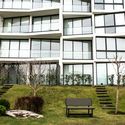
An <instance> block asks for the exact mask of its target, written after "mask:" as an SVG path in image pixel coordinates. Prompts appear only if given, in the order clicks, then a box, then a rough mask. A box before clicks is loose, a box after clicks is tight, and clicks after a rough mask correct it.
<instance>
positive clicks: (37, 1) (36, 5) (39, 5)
mask: <svg viewBox="0 0 125 125" xmlns="http://www.w3.org/2000/svg"><path fill="white" fill-rule="evenodd" d="M33 8H34V9H38V8H42V1H41V0H33Z"/></svg>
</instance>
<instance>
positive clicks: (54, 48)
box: [31, 39, 60, 58]
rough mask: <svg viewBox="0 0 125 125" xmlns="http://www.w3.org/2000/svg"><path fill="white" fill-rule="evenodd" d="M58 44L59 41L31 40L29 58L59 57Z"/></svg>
mask: <svg viewBox="0 0 125 125" xmlns="http://www.w3.org/2000/svg"><path fill="white" fill-rule="evenodd" d="M59 50H60V42H59V40H40V39H32V42H31V57H39V58H40V57H42V58H50V57H59Z"/></svg>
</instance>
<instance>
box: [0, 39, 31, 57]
mask: <svg viewBox="0 0 125 125" xmlns="http://www.w3.org/2000/svg"><path fill="white" fill-rule="evenodd" d="M0 57H14V58H15V57H29V42H28V40H1V41H0Z"/></svg>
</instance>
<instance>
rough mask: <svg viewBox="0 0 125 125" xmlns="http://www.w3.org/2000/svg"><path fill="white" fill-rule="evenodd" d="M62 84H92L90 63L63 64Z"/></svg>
mask: <svg viewBox="0 0 125 125" xmlns="http://www.w3.org/2000/svg"><path fill="white" fill-rule="evenodd" d="M63 67H64V85H92V83H93V68H92V64H75V65H68V64H67V65H64V66H63Z"/></svg>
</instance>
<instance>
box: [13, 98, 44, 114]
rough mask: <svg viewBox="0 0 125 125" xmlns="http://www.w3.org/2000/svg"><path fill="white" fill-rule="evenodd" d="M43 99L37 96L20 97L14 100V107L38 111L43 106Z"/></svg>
mask: <svg viewBox="0 0 125 125" xmlns="http://www.w3.org/2000/svg"><path fill="white" fill-rule="evenodd" d="M43 103H44V100H43V99H42V97H38V96H33V97H29V96H25V97H20V98H18V99H17V100H16V102H15V109H22V110H29V111H33V112H36V113H40V112H41V110H42V107H43Z"/></svg>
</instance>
